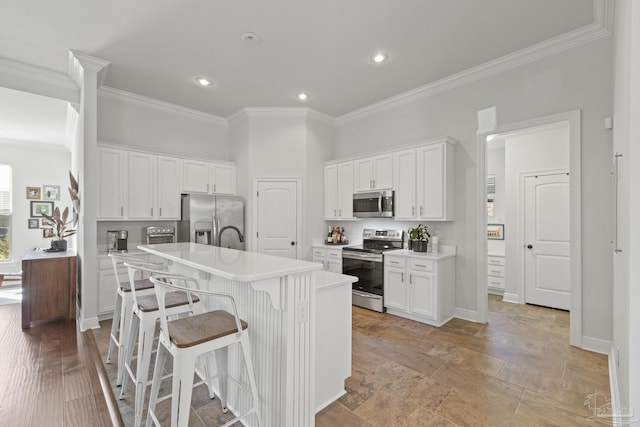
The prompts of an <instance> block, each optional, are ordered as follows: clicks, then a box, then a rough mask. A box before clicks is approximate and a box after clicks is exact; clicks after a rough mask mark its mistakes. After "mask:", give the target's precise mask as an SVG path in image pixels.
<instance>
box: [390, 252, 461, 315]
mask: <svg viewBox="0 0 640 427" xmlns="http://www.w3.org/2000/svg"><path fill="white" fill-rule="evenodd" d="M454 305H455V255H453V254H444V253H443V254H436V255H431V254H428V255H422V254H416V253H415V252H411V251H404V250H403V251H397V252H395V253H393V254H389V255H387V254H385V256H384V306H385V307H386V308H387V312H388V313H389V314H394V315H397V316H402V317H406V318H408V319H412V320H416V321H418V322H423V323H428V324H430V325H435V326H441V325H443V324H444V323H446V322H447V321H449V320H450V319H451V318H452V317H453V312H454Z"/></svg>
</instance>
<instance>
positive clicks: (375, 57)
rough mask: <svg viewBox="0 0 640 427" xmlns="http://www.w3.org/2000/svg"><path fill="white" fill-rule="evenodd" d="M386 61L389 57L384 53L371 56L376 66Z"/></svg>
mask: <svg viewBox="0 0 640 427" xmlns="http://www.w3.org/2000/svg"><path fill="white" fill-rule="evenodd" d="M387 59H389V55H387V54H386V53H384V52H376V53H374V54H373V55H371V60H372V61H373V62H375V63H376V64H380V63H382V62H385V61H386V60H387Z"/></svg>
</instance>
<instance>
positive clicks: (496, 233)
mask: <svg viewBox="0 0 640 427" xmlns="http://www.w3.org/2000/svg"><path fill="white" fill-rule="evenodd" d="M487 239H489V240H504V224H487Z"/></svg>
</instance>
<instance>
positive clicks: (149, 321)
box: [135, 316, 156, 426]
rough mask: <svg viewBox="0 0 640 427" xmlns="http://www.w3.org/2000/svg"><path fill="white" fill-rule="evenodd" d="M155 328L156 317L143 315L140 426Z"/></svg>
mask: <svg viewBox="0 0 640 427" xmlns="http://www.w3.org/2000/svg"><path fill="white" fill-rule="evenodd" d="M155 329H156V318H155V317H152V316H143V319H142V322H141V325H140V337H139V338H138V363H137V364H136V365H137V366H136V401H135V411H136V412H135V414H136V418H135V419H136V421H135V425H136V426H139V425H140V423H141V422H142V409H143V407H144V397H145V394H146V391H147V384H148V381H149V365H150V364H151V354H152V353H153V340H154V338H155Z"/></svg>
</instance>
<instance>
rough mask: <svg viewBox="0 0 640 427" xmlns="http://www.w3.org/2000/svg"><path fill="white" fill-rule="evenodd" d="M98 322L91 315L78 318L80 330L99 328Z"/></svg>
mask: <svg viewBox="0 0 640 427" xmlns="http://www.w3.org/2000/svg"><path fill="white" fill-rule="evenodd" d="M99 328H100V322H99V321H98V318H97V317H92V318H90V319H82V318H80V331H82V332H84V331H86V330H89V329H99Z"/></svg>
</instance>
